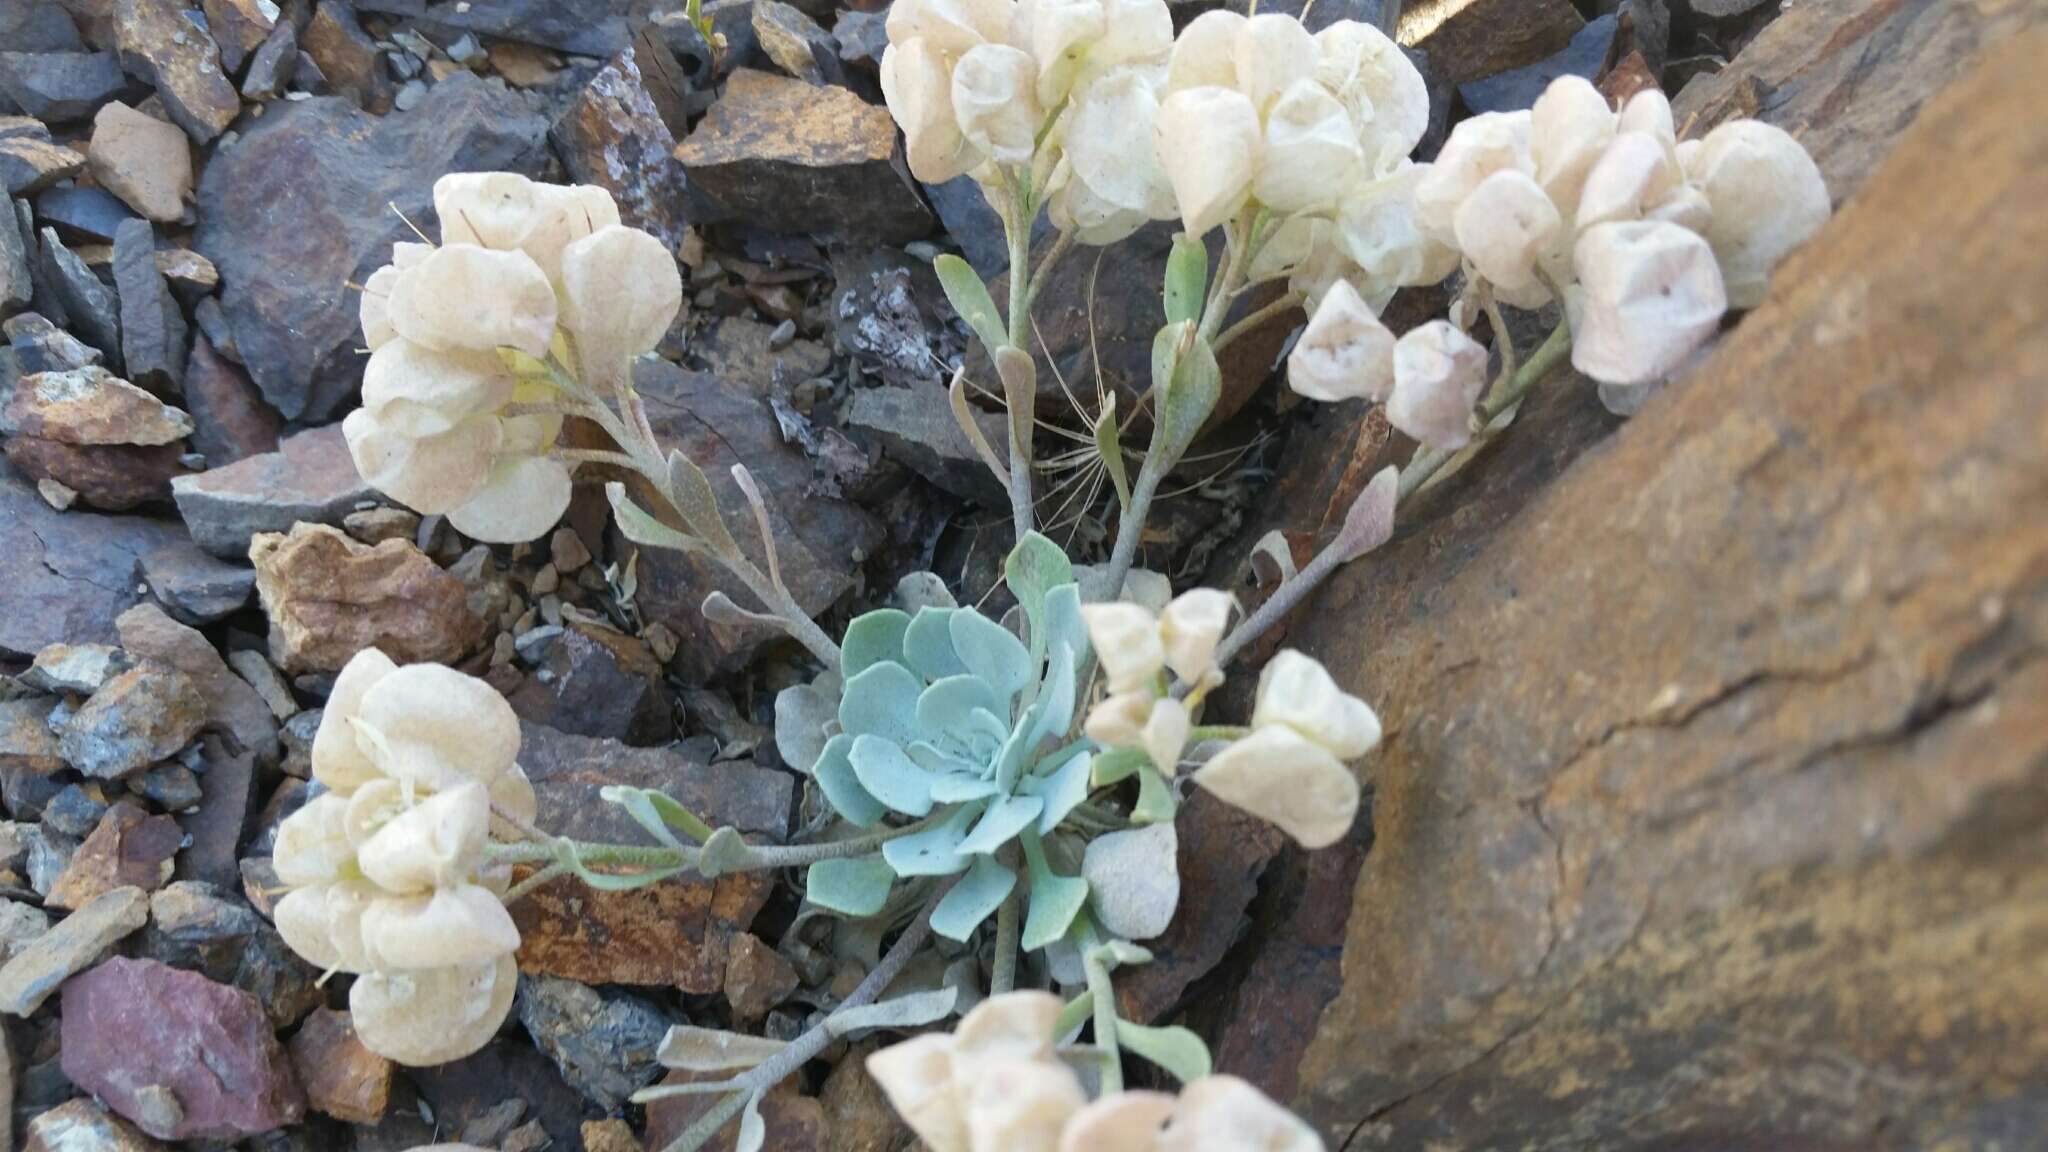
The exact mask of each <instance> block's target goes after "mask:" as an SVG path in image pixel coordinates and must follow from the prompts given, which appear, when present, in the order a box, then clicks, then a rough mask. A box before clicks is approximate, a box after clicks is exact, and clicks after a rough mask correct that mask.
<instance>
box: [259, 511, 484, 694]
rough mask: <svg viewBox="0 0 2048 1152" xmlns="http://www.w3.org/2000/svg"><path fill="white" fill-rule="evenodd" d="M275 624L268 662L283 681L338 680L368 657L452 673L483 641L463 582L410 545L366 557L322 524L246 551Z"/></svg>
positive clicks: (268, 536) (367, 550)
mask: <svg viewBox="0 0 2048 1152" xmlns="http://www.w3.org/2000/svg"><path fill="white" fill-rule="evenodd" d="M249 559H250V561H251V562H252V563H254V564H255V566H256V593H257V595H258V596H259V597H260V598H261V599H262V601H263V609H264V611H266V612H268V613H269V614H270V658H271V661H272V662H273V663H275V664H276V665H277V666H278V667H279V668H281V669H283V670H285V671H286V672H292V673H297V672H316V671H317V672H339V671H341V668H342V665H344V664H347V663H348V662H349V659H350V658H351V657H353V656H354V655H355V654H356V653H358V652H360V651H362V650H363V649H365V648H381V649H383V650H384V652H385V654H386V655H388V656H390V657H391V658H392V659H393V660H396V661H398V662H399V663H400V664H416V663H421V662H432V663H436V664H453V663H455V662H456V661H458V660H460V659H462V657H463V656H465V655H467V654H468V653H469V652H471V651H473V650H474V649H475V648H476V646H477V645H478V644H480V643H481V642H482V641H483V635H484V621H483V619H482V618H481V617H479V616H478V615H477V614H476V613H475V612H474V611H473V610H472V609H471V608H470V605H469V590H468V589H467V588H465V587H464V586H463V583H462V581H461V580H459V579H457V578H456V577H454V576H452V575H450V574H449V573H447V572H444V571H442V570H441V568H440V567H439V566H437V565H436V564H435V563H434V562H433V561H432V560H430V559H428V558H427V554H426V553H424V552H421V551H420V550H419V548H418V547H416V546H415V545H414V544H413V543H412V542H411V541H409V540H386V541H385V542H383V543H382V544H379V545H377V546H375V547H374V548H373V547H370V546H369V545H365V544H359V543H357V542H356V541H354V540H351V539H349V538H348V537H347V536H346V535H343V534H342V532H341V530H340V529H337V528H330V527H328V526H327V525H324V524H300V525H297V526H296V527H294V528H293V529H292V531H291V534H290V535H289V536H284V535H278V534H276V533H265V534H263V535H261V536H258V537H256V539H255V541H254V542H253V543H251V544H250V546H249Z"/></svg>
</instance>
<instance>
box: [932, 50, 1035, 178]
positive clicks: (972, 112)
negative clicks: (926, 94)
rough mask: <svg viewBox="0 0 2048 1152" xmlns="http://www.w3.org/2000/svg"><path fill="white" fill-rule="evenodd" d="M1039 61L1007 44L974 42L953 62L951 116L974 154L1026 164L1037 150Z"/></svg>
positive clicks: (1000, 160)
mask: <svg viewBox="0 0 2048 1152" xmlns="http://www.w3.org/2000/svg"><path fill="white" fill-rule="evenodd" d="M1037 84H1038V63H1037V61H1035V60H1033V59H1032V58H1031V55H1030V53H1028V52H1024V51H1022V50H1020V49H1017V48H1012V47H1010V46H1009V45H1008V44H977V45H975V46H974V47H972V48H970V49H968V50H967V52H966V54H965V55H963V56H961V57H960V59H959V60H958V61H957V62H956V63H955V64H954V65H953V115H954V116H955V118H957V119H958V120H959V122H960V133H961V135H962V136H963V137H964V138H965V139H966V141H967V143H968V144H969V145H970V146H972V147H973V148H974V149H975V150H976V151H977V152H979V153H981V154H982V155H984V156H986V157H988V158H989V159H991V160H994V161H995V162H996V163H998V164H1028V163H1030V162H1031V154H1032V152H1033V151H1035V150H1036V148H1037V139H1036V138H1037V135H1038V126H1039V123H1040V121H1041V120H1043V119H1044V113H1043V112H1042V111H1041V110H1040V109H1039V106H1038V96H1037Z"/></svg>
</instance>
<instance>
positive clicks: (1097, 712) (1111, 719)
mask: <svg viewBox="0 0 2048 1152" xmlns="http://www.w3.org/2000/svg"><path fill="white" fill-rule="evenodd" d="M1153 700H1154V697H1153V695H1152V693H1151V692H1150V691H1149V690H1148V691H1140V692H1124V693H1115V694H1112V695H1109V696H1105V697H1103V698H1102V699H1101V700H1100V701H1099V702H1097V703H1096V705H1095V707H1093V708H1090V709H1089V710H1088V719H1087V722H1086V723H1085V724H1084V725H1083V728H1084V730H1085V732H1086V734H1087V736H1088V738H1089V739H1090V740H1093V741H1095V742H1096V743H1097V744H1101V745H1104V746H1106V747H1110V748H1137V747H1141V746H1142V745H1143V744H1144V741H1145V721H1147V720H1149V719H1151V717H1152V704H1153Z"/></svg>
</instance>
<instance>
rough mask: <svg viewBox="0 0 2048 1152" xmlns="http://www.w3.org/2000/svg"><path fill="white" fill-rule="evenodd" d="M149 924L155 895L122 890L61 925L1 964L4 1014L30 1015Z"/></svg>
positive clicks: (0, 994) (1, 1008) (0, 1007)
mask: <svg viewBox="0 0 2048 1152" xmlns="http://www.w3.org/2000/svg"><path fill="white" fill-rule="evenodd" d="M148 920H149V894H148V893H147V892H144V891H143V890H142V889H140V888H118V889H115V890H114V891H112V892H109V893H107V894H106V895H104V896H101V897H100V898H99V899H97V900H94V901H93V902H92V903H90V904H87V905H86V906H85V907H83V908H80V909H79V910H78V911H76V912H73V913H72V914H71V915H69V916H66V917H65V918H64V919H62V920H60V921H58V922H57V925H56V927H54V928H52V929H50V930H49V931H48V932H45V933H44V934H42V935H41V936H38V937H37V938H36V939H34V940H32V941H30V942H29V944H28V945H27V946H26V947H24V948H22V949H21V950H20V951H18V952H16V953H15V954H14V956H13V957H12V958H11V959H9V960H8V961H7V963H6V964H4V965H0V1012H5V1013H8V1014H9V1015H13V1016H30V1015H34V1014H35V1010H36V1009H37V1008H40V1007H42V1004H43V1001H45V1000H47V999H49V997H50V994H51V993H52V992H55V991H56V990H57V987H58V985H60V984H62V983H64V982H65V981H66V980H69V979H70V978H71V977H72V976H73V975H74V974H76V973H78V972H82V971H84V970H85V969H87V968H89V967H91V966H92V964H93V962H94V961H96V960H98V959H99V958H100V956H102V955H103V954H105V952H106V951H107V949H109V948H111V947H113V946H114V944H115V943H116V942H117V941H119V940H120V939H121V938H122V937H124V936H126V935H128V934H129V933H130V932H133V931H135V930H136V929H137V928H140V927H142V926H143V924H145V923H147V922H148Z"/></svg>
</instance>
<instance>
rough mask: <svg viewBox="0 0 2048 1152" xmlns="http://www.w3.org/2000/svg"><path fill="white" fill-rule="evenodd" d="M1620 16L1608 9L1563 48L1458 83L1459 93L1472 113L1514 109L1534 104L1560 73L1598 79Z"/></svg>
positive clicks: (1604, 64) (1605, 64) (1605, 63)
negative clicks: (1527, 62) (1545, 56)
mask: <svg viewBox="0 0 2048 1152" xmlns="http://www.w3.org/2000/svg"><path fill="white" fill-rule="evenodd" d="M1619 24H1620V17H1618V16H1616V15H1615V14H1614V13H1612V12H1610V13H1608V14H1607V15H1605V16H1602V17H1600V18H1599V19H1597V20H1594V21H1592V22H1590V23H1588V24H1587V25H1586V26H1585V27H1584V28H1581V29H1579V30H1578V32H1576V33H1574V34H1573V36H1572V39H1571V43H1569V44H1567V45H1565V47H1564V51H1562V52H1559V53H1558V54H1557V55H1555V56H1552V57H1550V58H1548V59H1546V60H1540V61H1538V62H1536V63H1534V64H1531V65H1528V66H1527V67H1524V68H1514V69H1511V70H1509V71H1506V72H1500V73H1496V74H1494V75H1492V76H1488V77H1486V78H1485V79H1483V80H1472V81H1468V82H1466V83H1464V84H1460V85H1458V96H1459V98H1460V99H1462V100H1464V101H1465V106H1466V107H1468V108H1470V109H1471V110H1472V111H1474V112H1515V111H1519V110H1521V109H1523V108H1528V107H1531V106H1533V105H1534V104H1535V103H1536V98H1537V97H1538V96H1541V95H1543V90H1544V89H1546V88H1548V87H1550V82H1551V81H1553V80H1556V79H1558V78H1559V77H1561V76H1581V77H1584V78H1585V79H1587V80H1597V79H1599V77H1600V73H1601V70H1602V69H1604V68H1606V67H1607V56H1608V53H1609V52H1610V51H1611V50H1612V49H1613V47H1614V34H1615V30H1616V28H1617V27H1618V26H1619Z"/></svg>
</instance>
